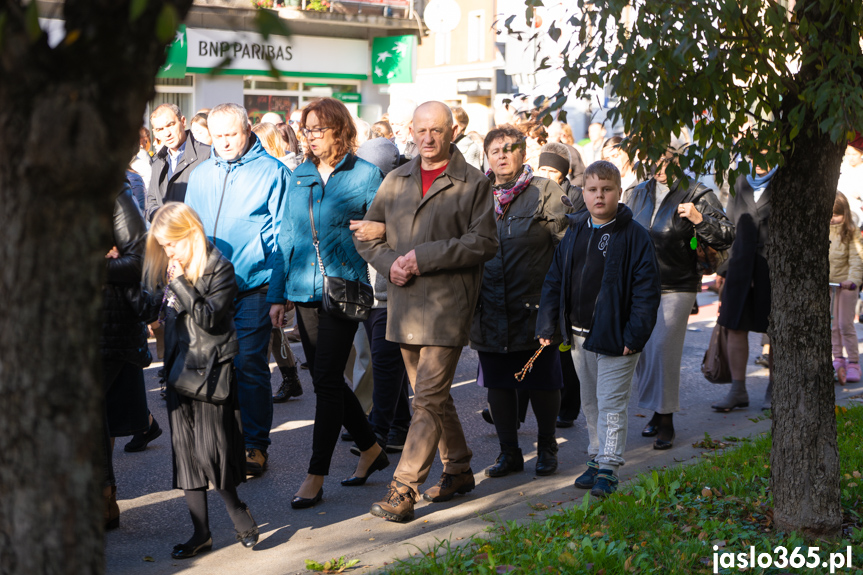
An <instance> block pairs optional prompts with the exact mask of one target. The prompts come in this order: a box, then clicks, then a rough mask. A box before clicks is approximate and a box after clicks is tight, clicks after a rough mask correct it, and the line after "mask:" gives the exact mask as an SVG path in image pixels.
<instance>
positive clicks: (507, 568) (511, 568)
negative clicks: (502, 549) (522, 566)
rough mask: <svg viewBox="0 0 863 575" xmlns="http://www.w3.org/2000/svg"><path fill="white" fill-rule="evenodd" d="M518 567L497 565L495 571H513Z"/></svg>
mask: <svg viewBox="0 0 863 575" xmlns="http://www.w3.org/2000/svg"><path fill="white" fill-rule="evenodd" d="M516 569H518V567H516V566H515V565H498V566H497V572H498V573H509V572H510V571H515V570H516Z"/></svg>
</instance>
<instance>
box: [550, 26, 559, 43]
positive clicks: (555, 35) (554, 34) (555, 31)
mask: <svg viewBox="0 0 863 575" xmlns="http://www.w3.org/2000/svg"><path fill="white" fill-rule="evenodd" d="M548 37H549V38H551V39H552V40H554V41H555V42H557V41H558V40H559V39H560V28H558V27H557V26H555V24H554V22H552V23H551V26H549V28H548Z"/></svg>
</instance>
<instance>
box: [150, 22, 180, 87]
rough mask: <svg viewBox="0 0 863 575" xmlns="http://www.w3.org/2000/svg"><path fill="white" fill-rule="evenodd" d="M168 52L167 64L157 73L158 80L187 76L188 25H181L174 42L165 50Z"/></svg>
mask: <svg viewBox="0 0 863 575" xmlns="http://www.w3.org/2000/svg"><path fill="white" fill-rule="evenodd" d="M165 50H166V51H167V52H168V55H167V58H166V59H165V64H164V65H163V66H162V67H161V68H159V71H158V72H157V73H156V77H157V78H184V77H185V76H186V59H187V57H188V42H187V41H186V25H185V24H180V26H179V27H178V28H177V32H176V33H175V34H174V41H173V42H171V43H170V44H168V47H167V48H166V49H165Z"/></svg>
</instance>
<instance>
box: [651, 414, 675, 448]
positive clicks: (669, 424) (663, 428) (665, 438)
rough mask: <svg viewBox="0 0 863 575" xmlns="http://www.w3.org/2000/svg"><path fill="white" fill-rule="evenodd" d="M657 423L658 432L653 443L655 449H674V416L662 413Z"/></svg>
mask: <svg viewBox="0 0 863 575" xmlns="http://www.w3.org/2000/svg"><path fill="white" fill-rule="evenodd" d="M657 415H659V419H658V421H657V423H656V426H657V432H656V439H655V440H654V442H653V449H660V450H664V449H671V448H672V447H674V437H675V434H674V414H673V413H660V414H657Z"/></svg>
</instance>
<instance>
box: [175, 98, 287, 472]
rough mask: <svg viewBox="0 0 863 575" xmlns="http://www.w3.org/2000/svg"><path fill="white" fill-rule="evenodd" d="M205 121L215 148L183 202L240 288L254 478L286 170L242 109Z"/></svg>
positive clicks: (268, 416)
mask: <svg viewBox="0 0 863 575" xmlns="http://www.w3.org/2000/svg"><path fill="white" fill-rule="evenodd" d="M207 123H208V127H209V129H210V134H211V135H212V137H213V151H212V154H211V155H210V158H209V159H208V160H207V161H205V162H203V163H202V164H201V165H200V166H199V167H198V168H197V169H196V170H195V171H194V172H193V173H192V176H191V177H190V178H189V189H188V191H187V192H186V204H188V205H189V207H191V208H193V209H194V210H195V211H196V212H198V215H199V216H200V217H201V221H202V222H203V224H204V230H205V231H206V233H207V236H208V237H209V238H210V239H211V240H212V241H213V243H214V244H215V245H216V247H217V248H219V250H220V251H221V252H222V253H223V254H225V257H227V258H228V259H229V260H231V263H232V264H233V265H234V273H235V274H236V279H237V285H238V286H239V288H240V293H239V295H238V296H237V300H236V302H235V306H236V312H235V315H234V322H235V324H236V328H237V336H238V340H239V344H240V354H239V355H238V356H236V358H234V365H235V366H236V368H237V390H238V392H239V393H238V395H239V400H240V413H241V415H242V419H243V435H244V438H245V443H246V473H248V474H249V475H255V476H258V475H261V474H262V473H263V472H264V471H265V470H266V467H267V448H268V447H269V445H270V428H271V427H272V424H273V397H272V387H271V384H270V370H269V366H268V362H267V355H268V347H269V343H270V332H271V330H272V322H271V321H270V315H269V314H270V304H268V303H267V289H268V287H269V283H270V274H271V273H272V269H273V259H274V257H275V250H276V245H277V243H278V239H279V226H280V225H281V222H282V211H283V208H284V204H285V196H286V194H287V192H288V186H289V184H290V177H291V173H290V172H289V171H288V169H287V168H286V167H285V166H284V164H282V163H281V162H280V161H278V160H277V159H275V158H274V157H272V156H271V155H269V154H268V153H267V151H266V150H264V147H263V146H262V145H261V142H260V141H259V140H258V138H257V136H255V135H254V134H253V133H252V130H251V125H250V124H249V117H248V115H247V114H246V110H245V108H243V107H242V106H239V105H237V104H219V105H218V106H216V107H215V108H213V110H212V111H211V112H210V115H209V116H208V118H207Z"/></svg>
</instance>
